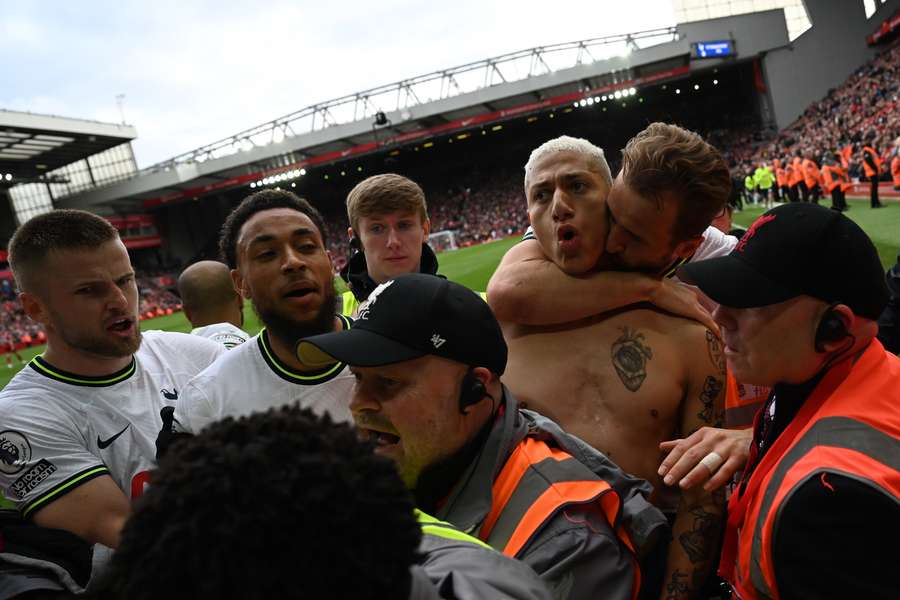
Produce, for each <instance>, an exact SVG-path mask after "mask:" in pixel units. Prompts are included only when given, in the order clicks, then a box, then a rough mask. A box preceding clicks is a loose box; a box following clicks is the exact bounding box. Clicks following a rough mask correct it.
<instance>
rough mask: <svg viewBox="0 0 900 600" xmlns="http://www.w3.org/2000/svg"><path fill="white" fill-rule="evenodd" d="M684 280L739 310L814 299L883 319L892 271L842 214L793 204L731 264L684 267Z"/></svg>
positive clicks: (761, 223)
mask: <svg viewBox="0 0 900 600" xmlns="http://www.w3.org/2000/svg"><path fill="white" fill-rule="evenodd" d="M678 277H679V279H681V280H682V281H684V282H685V283H689V284H693V285H696V286H697V287H699V288H700V289H701V290H702V291H703V293H704V294H706V295H707V296H709V297H710V298H712V299H713V300H714V301H715V302H717V303H719V304H721V305H723V306H728V307H732V308H754V307H759V306H767V305H769V304H777V303H779V302H784V301H786V300H790V299H791V298H795V297H797V296H801V295H806V296H812V297H814V298H818V299H820V300H823V301H825V302H828V303H832V302H840V303H841V304H846V305H847V306H849V307H850V308H851V309H852V310H853V312H854V313H856V314H857V315H860V316H862V317H865V318H867V319H873V320H874V319H877V318H878V316H879V315H880V314H881V312H882V311H883V310H884V307H885V306H886V305H887V301H888V290H887V286H886V285H885V282H884V270H883V269H882V266H881V261H880V260H879V258H878V251H877V250H876V249H875V245H874V244H873V243H872V240H870V239H869V236H868V235H866V233H865V232H864V231H863V230H862V229H861V228H860V227H859V225H857V224H856V223H854V222H853V221H851V220H850V219H848V218H847V217H845V216H844V215H843V214H841V213H840V212H837V211H834V210H830V209H828V208H825V207H824V206H819V205H817V204H806V203H797V204H785V205H782V206H779V207H777V208H773V209H772V210H770V211H768V212H766V213H765V214H763V215H762V216H760V217H759V218H758V219H757V220H756V221H754V222H753V224H752V225H751V226H750V228H749V229H748V230H747V232H746V233H745V234H744V235H743V237H741V239H740V241H739V242H738V245H737V246H735V248H734V250H732V251H731V254H729V255H728V256H722V257H719V258H711V259H709V260H702V261H698V262H695V263H689V264H687V265H684V266H683V267H681V269H679V271H678Z"/></svg>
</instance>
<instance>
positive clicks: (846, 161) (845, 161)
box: [838, 144, 853, 169]
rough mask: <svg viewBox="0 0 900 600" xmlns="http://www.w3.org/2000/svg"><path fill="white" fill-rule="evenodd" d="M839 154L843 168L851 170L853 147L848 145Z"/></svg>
mask: <svg viewBox="0 0 900 600" xmlns="http://www.w3.org/2000/svg"><path fill="white" fill-rule="evenodd" d="M838 154H839V155H840V157H841V167H843V168H844V169H849V168H850V158H851V157H852V156H853V145H852V144H847V145H846V146H844V147H843V148H841V149H840V151H839V152H838Z"/></svg>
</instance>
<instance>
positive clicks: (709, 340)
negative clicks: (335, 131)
mask: <svg viewBox="0 0 900 600" xmlns="http://www.w3.org/2000/svg"><path fill="white" fill-rule="evenodd" d="M706 347H707V348H708V349H709V360H711V361H712V364H713V366H714V367H716V369H718V371H719V373H725V353H724V352H723V351H722V342H720V341H719V338H718V337H716V334H714V333H713V332H712V331H710V330H709V329H707V330H706Z"/></svg>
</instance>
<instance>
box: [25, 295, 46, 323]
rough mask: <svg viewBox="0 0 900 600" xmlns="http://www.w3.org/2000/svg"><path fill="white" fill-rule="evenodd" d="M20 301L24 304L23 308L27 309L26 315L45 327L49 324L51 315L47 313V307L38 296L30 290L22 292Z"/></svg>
mask: <svg viewBox="0 0 900 600" xmlns="http://www.w3.org/2000/svg"><path fill="white" fill-rule="evenodd" d="M19 302H20V303H21V304H22V310H23V311H25V316H27V317H28V318H29V319H31V320H32V321H36V322H38V323H40V324H41V325H44V326H45V327H46V326H47V325H48V316H49V315H48V313H47V308H46V307H45V306H44V303H43V301H42V300H41V299H40V298H39V297H38V296H36V295H35V294H32V293H30V292H21V293H20V294H19Z"/></svg>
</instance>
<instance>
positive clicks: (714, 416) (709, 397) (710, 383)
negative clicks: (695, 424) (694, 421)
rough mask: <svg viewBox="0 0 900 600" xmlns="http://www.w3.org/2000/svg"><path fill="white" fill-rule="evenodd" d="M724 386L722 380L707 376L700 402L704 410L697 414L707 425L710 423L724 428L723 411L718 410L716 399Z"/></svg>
mask: <svg viewBox="0 0 900 600" xmlns="http://www.w3.org/2000/svg"><path fill="white" fill-rule="evenodd" d="M723 386H724V384H723V383H722V381H721V380H720V379H716V378H715V377H713V376H712V375H709V376H707V378H706V381H704V382H703V391H701V392H700V402H702V403H703V410H701V411H700V412H699V413H697V416H698V417H699V418H700V419H701V420H703V421H704V422H706V423H710V424H712V425H713V426H715V427H721V426H722V417H723V415H720V412H721V411H718V410H716V405H715V404H716V398H717V397H718V396H719V392H721V391H722V387H723Z"/></svg>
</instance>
